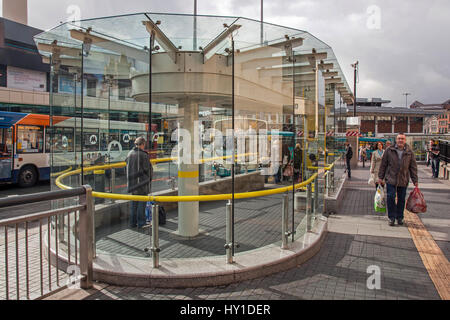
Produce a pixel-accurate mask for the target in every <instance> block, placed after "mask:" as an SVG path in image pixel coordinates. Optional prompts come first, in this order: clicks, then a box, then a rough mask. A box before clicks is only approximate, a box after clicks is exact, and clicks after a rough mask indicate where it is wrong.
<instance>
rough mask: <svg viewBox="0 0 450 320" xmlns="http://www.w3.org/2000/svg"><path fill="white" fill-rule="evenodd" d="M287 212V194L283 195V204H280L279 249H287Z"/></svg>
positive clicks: (288, 233) (289, 233)
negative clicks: (280, 242) (280, 240)
mask: <svg viewBox="0 0 450 320" xmlns="http://www.w3.org/2000/svg"><path fill="white" fill-rule="evenodd" d="M288 212H289V196H288V194H287V193H285V194H283V202H282V204H281V213H282V216H281V237H282V245H281V249H287V248H288V242H289V236H290V235H291V232H289V231H288Z"/></svg>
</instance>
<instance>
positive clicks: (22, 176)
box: [18, 166, 37, 188]
mask: <svg viewBox="0 0 450 320" xmlns="http://www.w3.org/2000/svg"><path fill="white" fill-rule="evenodd" d="M36 181H37V171H36V168H34V167H33V166H25V167H23V168H22V169H20V172H19V181H18V182H19V186H20V187H22V188H28V187H32V186H34V185H35V184H36Z"/></svg>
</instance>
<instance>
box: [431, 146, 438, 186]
mask: <svg viewBox="0 0 450 320" xmlns="http://www.w3.org/2000/svg"><path fill="white" fill-rule="evenodd" d="M439 154H440V151H439V146H438V145H437V143H435V142H434V141H433V142H432V143H431V148H430V160H431V170H432V171H433V176H432V177H433V178H435V179H437V178H439V162H440V157H439Z"/></svg>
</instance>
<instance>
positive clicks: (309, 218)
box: [306, 184, 312, 231]
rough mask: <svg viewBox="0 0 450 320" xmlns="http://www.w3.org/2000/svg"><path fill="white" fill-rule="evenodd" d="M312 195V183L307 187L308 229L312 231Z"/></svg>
mask: <svg viewBox="0 0 450 320" xmlns="http://www.w3.org/2000/svg"><path fill="white" fill-rule="evenodd" d="M311 202H312V197H311V184H308V186H307V187H306V231H311V229H312V228H311V217H312V203H311Z"/></svg>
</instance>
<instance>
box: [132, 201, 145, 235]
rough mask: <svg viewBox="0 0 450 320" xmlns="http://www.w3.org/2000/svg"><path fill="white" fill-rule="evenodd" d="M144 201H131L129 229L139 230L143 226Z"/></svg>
mask: <svg viewBox="0 0 450 320" xmlns="http://www.w3.org/2000/svg"><path fill="white" fill-rule="evenodd" d="M145 205H146V202H145V201H131V209H130V227H131V228H134V227H136V225H137V227H138V228H140V227H142V226H143V225H145Z"/></svg>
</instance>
